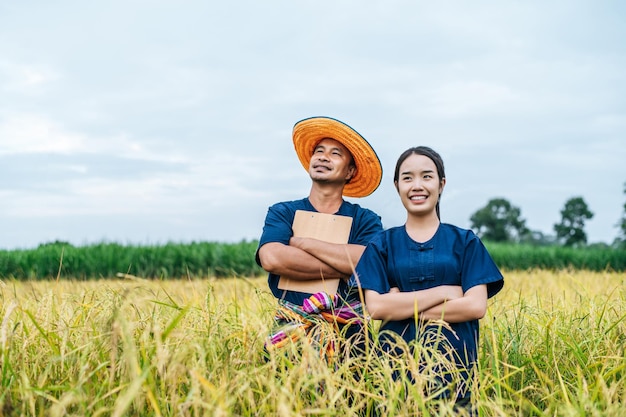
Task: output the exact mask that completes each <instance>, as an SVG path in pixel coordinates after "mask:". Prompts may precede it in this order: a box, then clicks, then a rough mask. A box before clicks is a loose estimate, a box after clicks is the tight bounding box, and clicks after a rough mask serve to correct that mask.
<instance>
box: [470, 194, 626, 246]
mask: <svg viewBox="0 0 626 417" xmlns="http://www.w3.org/2000/svg"><path fill="white" fill-rule="evenodd" d="M624 194H625V195H626V182H625V183H624ZM593 216H594V213H593V212H592V211H591V210H590V209H589V206H588V205H587V203H586V202H585V200H584V199H583V198H582V197H579V196H577V197H572V198H570V199H568V200H567V201H566V202H565V205H564V206H563V209H562V210H561V220H560V221H559V222H558V223H555V224H554V226H553V228H554V232H555V235H545V234H544V233H542V232H540V231H534V230H531V229H529V228H528V227H527V226H526V220H525V219H523V218H522V213H521V210H520V209H519V207H516V206H514V205H513V204H511V203H510V202H509V201H508V200H506V199H504V198H493V199H491V200H489V202H488V203H487V205H486V206H485V207H483V208H481V209H479V210H478V211H476V212H475V213H474V214H472V216H471V217H470V222H471V228H472V230H474V231H475V232H476V234H477V235H478V236H480V238H481V239H483V240H485V241H490V242H509V243H526V244H531V245H562V246H566V247H583V246H586V245H587V234H586V232H585V222H586V221H587V220H590V219H592V218H593ZM615 226H616V227H617V229H618V234H617V236H616V238H615V239H614V241H613V242H612V244H611V246H613V247H615V248H623V249H626V203H624V206H623V212H622V217H621V219H619V221H618V222H617V224H616V225H615Z"/></svg>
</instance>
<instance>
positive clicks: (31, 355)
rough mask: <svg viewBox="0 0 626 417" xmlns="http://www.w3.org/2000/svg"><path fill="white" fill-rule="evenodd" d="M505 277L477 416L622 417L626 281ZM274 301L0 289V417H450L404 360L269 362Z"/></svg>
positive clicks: (189, 286) (252, 291)
mask: <svg viewBox="0 0 626 417" xmlns="http://www.w3.org/2000/svg"><path fill="white" fill-rule="evenodd" d="M505 279H506V284H505V289H504V290H503V291H502V292H501V293H500V294H498V295H497V296H496V297H495V298H494V299H492V300H491V301H490V306H489V310H488V314H487V316H486V317H485V318H484V319H483V320H482V321H481V346H480V350H479V353H480V357H479V371H478V374H477V376H476V379H477V381H478V383H479V384H478V385H477V386H476V388H475V393H474V397H475V398H476V402H477V407H478V411H479V414H480V415H482V416H546V417H547V416H621V415H623V410H624V409H626V356H625V350H624V349H625V346H626V336H624V335H626V308H625V305H626V291H625V288H626V287H624V281H625V280H626V273H617V272H588V271H573V270H572V271H569V270H564V271H560V272H551V271H546V270H530V271H527V272H506V273H505ZM274 307H275V300H274V299H273V297H272V296H271V294H270V293H269V291H268V290H267V287H266V283H265V279H264V278H249V279H248V278H241V277H239V278H232V279H214V278H205V279H186V280H174V279H171V280H144V279H140V278H135V277H131V276H126V278H125V279H106V280H105V279H103V280H94V281H82V280H70V279H59V280H47V281H32V280H31V281H18V280H3V281H0V415H1V416H85V415H90V416H131V415H132V416H264V415H278V416H304V415H321V416H345V415H368V413H371V412H372V411H374V410H376V411H377V412H378V413H379V415H420V416H429V415H440V416H446V415H457V414H456V413H455V411H454V410H453V406H452V405H451V404H447V403H445V402H439V403H438V402H437V401H435V400H433V399H432V398H430V397H428V395H426V394H425V392H426V390H425V389H424V387H425V386H426V384H428V383H429V377H430V376H429V375H432V373H428V372H424V369H425V367H424V366H423V364H421V365H420V364H418V363H417V362H416V360H417V359H418V356H419V355H418V354H416V355H417V356H415V357H414V358H410V357H409V358H405V360H397V361H392V360H389V358H385V357H382V356H380V355H378V354H377V353H376V352H375V351H374V350H371V349H370V350H368V353H366V354H365V355H363V356H361V357H357V358H349V359H347V360H345V361H335V362H332V363H329V362H328V361H327V360H325V359H324V358H321V357H320V355H319V352H317V351H315V349H313V348H312V347H311V346H309V345H302V346H300V349H299V350H298V351H297V352H293V355H285V354H270V355H269V356H267V355H266V353H265V351H264V348H263V345H264V341H265V338H266V336H267V334H268V332H269V330H270V327H271V324H272V323H271V322H272V317H273V312H274ZM373 331H374V332H375V331H376V328H375V326H374V328H373ZM436 362H437V361H436ZM437 364H438V365H440V362H437ZM427 365H428V364H427ZM426 368H428V366H426ZM394 370H395V371H398V370H400V371H401V373H410V374H411V375H412V376H413V378H414V379H413V383H412V384H409V383H407V381H406V380H403V379H397V378H396V379H394V378H393V376H392V375H393V372H394Z"/></svg>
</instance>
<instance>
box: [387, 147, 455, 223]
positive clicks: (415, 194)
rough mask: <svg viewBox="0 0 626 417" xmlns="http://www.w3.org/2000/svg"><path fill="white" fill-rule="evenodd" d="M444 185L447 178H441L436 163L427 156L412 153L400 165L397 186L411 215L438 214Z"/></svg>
mask: <svg viewBox="0 0 626 417" xmlns="http://www.w3.org/2000/svg"><path fill="white" fill-rule="evenodd" d="M444 185H445V179H443V180H442V179H440V178H439V173H438V172H437V167H436V166H435V163H434V162H433V161H432V160H431V159H430V158H429V157H427V156H424V155H417V154H412V155H410V156H409V157H408V158H406V159H405V160H404V162H402V164H401V165H400V170H399V175H398V182H397V183H396V188H397V190H398V194H399V195H400V200H401V201H402V205H404V208H406V210H407V212H408V213H409V214H410V215H415V216H427V215H434V216H436V215H437V213H436V211H435V207H436V206H437V202H438V201H439V195H440V194H441V192H442V191H443V187H444Z"/></svg>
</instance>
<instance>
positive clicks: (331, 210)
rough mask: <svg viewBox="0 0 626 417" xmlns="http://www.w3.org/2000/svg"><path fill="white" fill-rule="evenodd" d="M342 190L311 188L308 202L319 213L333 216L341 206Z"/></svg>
mask: <svg viewBox="0 0 626 417" xmlns="http://www.w3.org/2000/svg"><path fill="white" fill-rule="evenodd" d="M342 194H343V188H336V187H333V188H320V187H315V186H313V187H312V188H311V192H310V194H309V202H310V203H311V205H312V206H313V207H315V210H317V211H319V212H320V213H328V214H335V213H336V212H337V211H339V208H340V207H341V205H342V204H343V195H342Z"/></svg>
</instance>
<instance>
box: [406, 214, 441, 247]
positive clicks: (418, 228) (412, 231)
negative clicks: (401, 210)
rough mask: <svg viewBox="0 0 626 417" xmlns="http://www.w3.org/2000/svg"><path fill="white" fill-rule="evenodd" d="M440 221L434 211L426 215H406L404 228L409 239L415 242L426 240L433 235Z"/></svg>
mask: <svg viewBox="0 0 626 417" xmlns="http://www.w3.org/2000/svg"><path fill="white" fill-rule="evenodd" d="M440 223H441V222H440V221H439V217H437V214H435V213H433V215H432V216H431V215H429V216H426V217H421V216H408V217H407V220H406V224H405V228H406V232H407V233H408V235H409V236H410V237H411V239H413V240H415V241H416V242H426V241H428V240H430V239H431V238H432V237H433V236H435V233H437V229H439V224H440Z"/></svg>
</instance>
